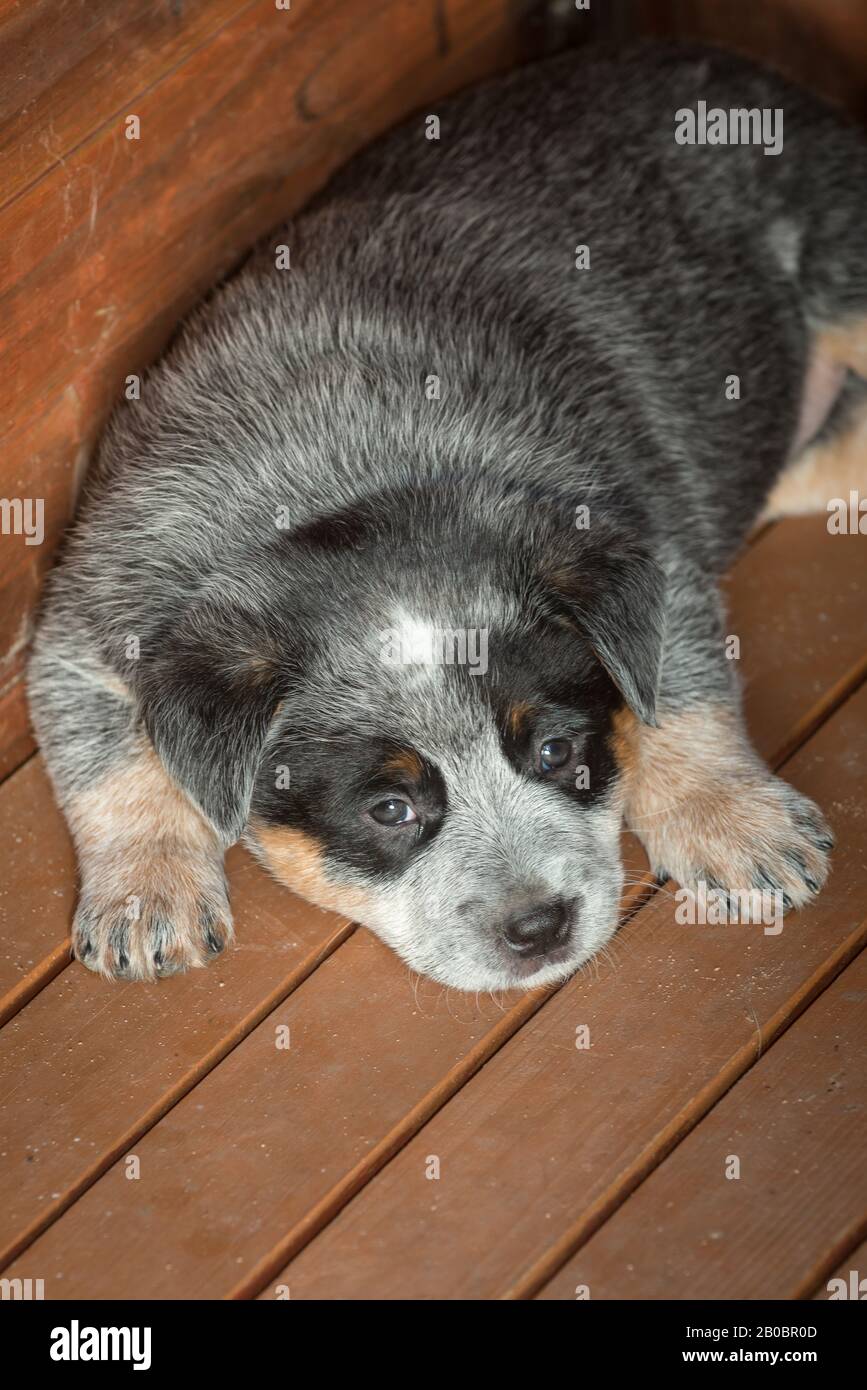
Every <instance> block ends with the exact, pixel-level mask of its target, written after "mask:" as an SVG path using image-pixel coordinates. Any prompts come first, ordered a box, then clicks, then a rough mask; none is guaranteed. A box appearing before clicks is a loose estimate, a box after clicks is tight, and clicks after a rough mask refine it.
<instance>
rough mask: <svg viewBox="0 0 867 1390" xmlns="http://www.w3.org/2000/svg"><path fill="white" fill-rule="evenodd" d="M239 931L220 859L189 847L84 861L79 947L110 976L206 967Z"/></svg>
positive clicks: (85, 959)
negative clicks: (196, 853) (189, 850)
mask: <svg viewBox="0 0 867 1390" xmlns="http://www.w3.org/2000/svg"><path fill="white" fill-rule="evenodd" d="M232 935H233V930H232V916H231V912H230V910H229V901H228V898H227V895H226V881H225V877H224V874H223V868H222V864H221V863H220V862H219V861H217V860H212V859H209V858H207V857H205V856H203V855H195V854H190V853H189V852H188V851H182V850H180V849H176V850H174V851H171V850H164V849H161V850H159V851H158V852H155V853H154V854H153V856H152V857H151V858H147V857H144V858H142V856H141V852H140V851H136V852H133V853H130V852H127V853H125V852H124V850H123V848H122V847H121V848H119V849H118V850H117V852H116V853H115V854H114V855H109V854H108V853H107V852H104V853H101V855H100V858H99V862H94V861H91V862H90V863H89V864H88V865H87V866H86V871H85V879H84V888H83V890H82V895H81V900H80V902H79V905H78V910H77V912H76V914H75V922H74V924H73V928H72V946H73V952H74V954H75V955H76V956H77V958H78V959H79V960H80V961H81V962H82V964H83V965H86V966H87V968H88V970H95V971H97V972H98V973H99V974H101V975H105V976H107V977H108V978H109V979H124V980H155V979H158V978H160V977H162V976H164V975H175V974H177V973H178V972H179V971H182V970H189V969H190V968H191V967H193V966H199V965H207V964H208V962H209V961H211V960H213V959H214V957H215V956H218V955H219V954H220V952H221V951H223V950H224V949H225V948H226V946H227V945H228V943H229V942H230V941H231V939H232Z"/></svg>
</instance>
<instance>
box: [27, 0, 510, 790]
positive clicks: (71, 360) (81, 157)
mask: <svg viewBox="0 0 867 1390" xmlns="http://www.w3.org/2000/svg"><path fill="white" fill-rule="evenodd" d="M133 8H136V9H141V10H142V13H141V15H140V16H139V17H138V18H137V19H136V20H135V22H134V23H133V24H132V26H131V28H130V29H129V30H128V31H127V30H126V29H125V28H124V26H123V23H122V22H121V21H122V19H123V15H124V13H126V11H127V10H129V9H130V6H128V5H127V4H126V3H124V5H123V11H122V12H121V14H119V15H117V16H115V17H114V19H112V16H111V15H110V14H109V12H108V11H107V10H104V9H103V8H102V7H101V8H99V9H98V11H96V12H95V14H94V30H93V34H91V32H90V31H88V33H87V34H85V35H84V36H82V35H81V34H79V33H76V35H74V36H72V37H71V39H70V44H71V58H72V60H73V66H72V68H71V70H70V73H69V74H68V78H67V77H62V78H58V81H60V83H61V88H62V91H61V92H60V93H59V94H58V92H57V91H55V92H54V95H52V91H51V89H48V90H47V91H46V92H45V94H44V102H43V104H42V105H41V106H39V110H38V111H36V112H35V114H34V113H33V112H30V108H29V107H28V112H30V114H29V115H28V114H27V112H25V116H26V118H27V119H28V120H29V119H30V118H31V116H32V119H33V120H34V121H36V126H35V127H34V130H35V133H36V139H37V141H41V142H47V144H48V152H49V154H50V153H51V151H53V150H54V148H55V147H54V144H53V143H52V142H53V139H54V136H53V134H52V130H51V119H52V113H53V112H54V111H55V104H57V110H56V115H57V121H58V122H59V126H60V127H62V132H63V138H62V140H61V143H60V145H59V146H58V147H57V149H58V151H60V152H62V150H63V148H64V147H65V145H66V144H68V145H69V149H68V151H67V153H66V154H63V155H62V157H61V158H60V159H59V162H58V160H57V159H54V157H53V155H51V161H50V167H46V168H45V169H44V170H43V172H42V173H41V174H40V175H39V176H38V177H36V178H35V181H32V182H29V183H28V184H27V187H26V188H25V189H24V190H23V191H22V192H21V193H20V194H19V196H17V197H15V198H13V199H12V201H11V202H8V203H6V205H5V207H3V209H2V210H0V244H2V245H3V247H4V252H5V254H4V255H3V257H2V258H0V324H2V330H0V419H2V420H3V421H4V422H7V434H8V437H7V438H5V439H3V441H2V447H0V495H3V496H8V497H22V498H23V497H30V498H39V499H41V500H42V501H43V502H44V508H45V531H46V535H45V542H44V544H43V545H42V546H38V547H34V546H27V545H26V544H25V541H24V537H16V536H4V537H2V538H0V539H2V545H0V669H2V663H3V662H4V661H6V662H8V663H10V669H11V673H12V677H13V680H14V681H17V680H20V664H18V662H17V658H16V653H17V652H18V651H19V650H20V646H21V642H22V638H23V639H24V640H26V638H27V635H28V628H29V623H30V619H31V614H32V610H33V606H34V602H35V597H36V593H37V591H38V588H39V584H40V580H41V576H42V573H43V571H44V569H45V567H46V565H47V563H48V562H49V560H50V555H51V552H52V550H53V548H54V546H55V544H56V542H57V540H58V538H59V536H60V534H61V533H62V531H63V529H64V527H65V525H66V523H67V521H68V519H69V516H70V514H71V512H72V509H73V505H74V500H75V495H76V492H77V488H78V484H79V483H80V480H81V476H82V473H83V470H84V466H85V463H86V461H87V458H88V457H89V454H90V452H91V451H92V448H93V445H94V442H95V440H96V438H97V436H98V433H99V431H100V429H101V427H102V424H103V422H104V420H105V418H106V416H107V414H108V411H109V409H110V407H111V405H112V404H113V402H114V401H115V399H116V398H117V396H118V395H119V394H120V391H121V389H122V387H123V384H124V380H125V378H126V376H127V375H128V374H130V373H133V372H138V371H140V370H141V369H142V368H143V367H144V366H145V365H146V364H147V363H148V362H149V361H150V360H152V359H153V358H154V357H155V356H156V355H158V353H159V352H160V350H161V349H162V347H163V346H164V344H165V342H166V340H167V339H168V337H169V335H170V333H171V332H172V330H173V329H174V327H175V326H176V324H177V322H178V320H179V318H181V317H182V315H183V314H184V313H185V312H186V310H187V309H188V308H189V307H190V306H191V305H192V304H193V303H194V302H195V301H196V300H197V299H198V298H199V297H200V296H201V294H202V293H203V291H204V290H205V289H206V288H208V287H209V286H210V285H211V284H212V283H213V281H214V280H215V279H216V278H218V277H219V276H220V275H222V274H224V273H225V272H227V271H228V270H229V269H230V268H231V267H232V265H234V264H235V263H237V261H238V260H239V258H240V257H241V256H242V254H243V253H244V252H245V251H246V250H247V249H248V248H249V246H250V245H251V244H252V243H253V242H254V241H255V240H256V239H257V238H258V237H260V236H261V235H262V234H263V233H265V232H266V231H267V230H268V229H269V228H271V227H273V226H275V225H276V224H277V223H279V222H280V221H281V220H282V219H283V218H285V217H286V216H287V215H288V214H289V213H290V212H291V211H293V210H294V209H296V208H297V207H298V206H299V205H300V204H301V203H303V202H304V201H305V200H306V199H307V198H308V197H309V196H310V194H311V193H312V192H313V191H314V190H315V189H316V188H318V187H319V186H320V185H321V184H322V183H323V182H324V181H325V180H326V178H327V177H328V175H329V173H330V172H331V171H332V170H333V169H334V167H335V166H336V165H338V164H340V163H342V162H343V161H344V160H345V159H346V158H347V156H348V155H349V154H350V153H351V151H352V150H353V149H355V148H356V147H357V146H359V145H361V144H363V143H364V142H365V141H367V140H368V139H370V138H371V137H372V136H373V135H374V134H375V133H377V132H378V131H379V130H380V129H382V128H383V127H385V126H387V125H389V124H392V123H393V122H394V121H396V120H397V119H399V118H400V117H401V116H402V115H404V114H405V113H406V112H407V111H408V110H409V109H410V108H412V107H414V106H416V105H417V104H418V103H420V102H426V101H429V100H434V99H435V98H436V96H437V95H439V94H442V93H444V92H446V91H448V90H451V89H452V88H454V87H455V86H459V85H461V83H463V82H465V81H467V80H469V79H470V78H471V77H474V76H481V75H483V74H485V73H487V72H490V71H492V70H493V69H494V68H496V67H497V66H505V65H507V64H508V62H509V61H510V60H511V59H513V58H514V56H515V53H516V43H517V39H516V33H517V28H518V22H517V19H518V17H517V15H516V14H515V12H514V10H513V8H512V6H511V5H510V4H509V0H475V2H474V3H473V2H472V0H425V3H422V4H417V3H411V0H378V3H376V4H374V5H370V4H368V3H366V0H318V3H317V4H316V5H315V6H314V5H312V4H311V3H309V0H298V3H296V4H295V5H293V7H292V9H291V10H290V11H282V10H277V9H276V6H275V5H274V4H273V0H252V3H247V4H241V3H234V4H230V3H228V0H220V4H219V5H217V6H214V7H213V10H212V7H211V6H205V5H201V4H199V3H196V4H195V5H194V6H193V7H192V10H191V14H190V18H189V26H190V27H189V28H184V27H183V25H182V26H181V29H180V30H179V31H178V32H177V33H176V32H175V30H173V29H172V26H171V24H170V23H168V22H167V21H166V13H167V10H168V9H170V8H171V7H166V6H160V11H161V14H160V17H159V22H158V20H157V18H156V17H155V16H154V14H153V13H152V9H153V7H151V6H147V7H133ZM76 13H77V12H76ZM217 21H219V23H218V22H217ZM224 21H225V22H224ZM21 22H23V21H20V17H19V27H20V23H21ZM160 23H161V24H162V26H163V27H162V28H161V29H160V33H161V34H162V38H161V39H160V41H159V43H157V44H156V47H155V49H154V51H153V53H150V54H149V53H148V52H145V51H142V50H140V48H139V47H138V46H137V45H138V38H141V42H142V43H144V44H145V46H146V39H147V34H148V33H150V32H151V30H152V28H153V25H154V24H156V25H157V27H158V28H159V25H160ZM184 23H186V21H184ZM100 24H102V25H103V29H104V27H105V24H108V25H109V29H108V31H106V33H105V34H102V37H100V34H101V33H102V31H101V30H100V33H99V34H98V33H97V30H99V26H100ZM149 26H150V27H149ZM212 30H213V32H211V31H212ZM206 31H207V32H206ZM0 32H2V31H0ZM94 34H95V35H96V38H94V37H93V35H94ZM136 36H138V38H137V37H136ZM91 40H93V42H94V43H95V44H96V46H95V47H94V48H93V50H92V52H91V53H90V57H88V56H87V53H83V54H82V55H81V65H82V66H81V69H80V70H79V67H77V66H76V62H77V58H76V55H77V54H78V50H79V48H80V47H81V45H82V44H83V45H84V46H85V48H86V47H87V44H88V43H90V42H91ZM97 40H98V42H97ZM200 40H201V41H200ZM21 42H22V43H24V45H25V47H27V45H28V44H30V46H31V47H32V35H31V36H30V37H28V36H27V35H26V34H25V35H24V36H23V38H22V40H21ZM112 46H114V47H112ZM118 46H119V47H118ZM115 49H117V51H118V52H121V53H123V54H125V55H126V56H127V58H128V60H129V68H128V69H124V70H119V71H118V73H117V74H116V77H112V79H111V81H110V82H109V83H108V87H107V88H106V89H105V92H103V90H102V88H100V92H101V95H99V96H97V97H94V105H93V106H92V107H91V108H88V107H87V103H86V101H85V100H84V96H85V95H86V93H84V91H83V89H82V90H80V89H79V88H78V86H77V85H76V84H77V83H78V82H79V80H80V79H81V76H82V72H84V73H85V74H86V73H87V72H90V71H91V67H90V66H88V65H89V64H96V68H95V69H93V71H94V72H102V71H103V68H104V67H105V66H106V65H109V66H110V65H111V61H112V60H111V54H112V53H113V52H114V51H115ZM187 50H189V51H187ZM373 54H375V55H376V56H375V62H374V61H371V55H373ZM172 55H174V57H175V58H176V61H174V62H172V61H170V59H172ZM2 70H3V68H2V66H0V72H2ZM137 75H138V79H137ZM145 77H147V79H148V82H149V85H146V86H145V87H143V88H141V89H140V90H138V89H137V88H136V80H144V78H145ZM127 82H130V83H131V86H130V87H129V89H128V90H129V95H130V102H129V103H126V102H124V103H123V105H122V106H121V107H118V108H115V107H114V105H113V103H114V102H115V98H116V95H117V91H116V90H115V88H116V86H117V84H120V86H119V88H118V89H119V90H127V89H126V88H125V86H124V84H125V83H127ZM64 84H65V85H64ZM69 84H72V86H69ZM67 88H68V90H67ZM73 88H74V90H75V91H76V92H78V96H76V97H75V98H73V96H72V91H73ZM64 93H65V95H64ZM133 96H134V108H135V109H134V110H131V109H130V106H131V104H132V98H133ZM36 100H37V104H38V103H39V101H40V100H41V98H37V99H36ZM103 103H107V104H103ZM109 107H110V108H111V110H109V109H108V108H109ZM88 109H90V110H91V113H92V114H91V116H87V114H86V113H87V111H88ZM64 113H65V114H64ZM127 114H135V115H137V116H138V117H139V119H140V122H141V138H140V139H138V140H128V139H127V138H126V134H125V123H124V117H125V115H127ZM66 116H68V129H67V125H66V124H64V122H65V121H66ZM22 119H24V117H22ZM46 120H47V121H48V129H46V128H45V121H46ZM89 120H94V121H98V122H99V124H97V125H96V126H94V128H93V129H92V130H89V131H88V128H87V127H88V121H89ZM16 148H17V144H16ZM10 158H12V155H11V154H10ZM36 167H37V171H38V170H39V169H41V168H42V166H41V165H39V164H37V166H36ZM25 176H26V175H22V177H25ZM15 688H16V689H17V686H16V687H15ZM24 713H25V712H24V705H23V702H22V701H21V700H20V698H14V699H10V700H9V701H8V702H7V704H6V708H5V710H4V716H5V719H4V722H5V726H6V743H5V744H4V746H3V748H0V761H4V760H5V762H6V764H7V766H8V765H9V763H10V762H11V761H14V756H15V754H16V752H17V753H19V754H20V753H22V752H26V723H25V717H24Z"/></svg>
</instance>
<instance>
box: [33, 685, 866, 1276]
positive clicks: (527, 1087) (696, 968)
mask: <svg viewBox="0 0 867 1390" xmlns="http://www.w3.org/2000/svg"><path fill="white" fill-rule="evenodd" d="M786 774H787V776H789V777H790V778H791V780H792V782H793V783H794V785H796V786H798V787H800V788H801V790H802V791H805V792H806V793H808V794H809V795H812V796H815V797H816V798H817V799H818V800H819V801H820V802H822V803H823V804H824V807H825V810H826V812H827V813H828V814H829V818H830V820H831V822H832V824H833V826H834V828H835V830H836V833H837V836H838V847H837V851H836V858H835V871H834V877H833V879H832V881H831V884H830V886H829V887H828V888H827V889H826V890H825V892H824V893H823V894H822V895H820V897H819V898H818V900H817V901H816V902H815V903H814V904H813V905H812V906H811V907H810V908H809V909H808V910H807V911H804V912H801V913H798V914H797V915H796V916H794V917H793V918H791V919H789V920H788V921H787V923H786V925H785V927H784V930H783V932H782V933H781V934H780V935H779V936H777V937H772V936H765V935H764V934H763V933H762V931H761V929H760V928H757V927H751V926H749V927H748V926H737V927H728V928H714V927H683V926H678V925H677V923H676V922H675V920H674V913H673V910H672V904H671V903H669V902H668V901H667V900H666V899H665V898H664V897H662V898H660V899H659V900H658V901H654V902H653V903H651V904H650V905H649V906H648V907H646V908H644V909H643V910H642V911H641V912H639V913H637V914H636V916H634V917H633V918H632V919H631V921H630V922H629V923H628V924H627V926H626V927H625V928H624V930H623V932H622V933H621V937H620V940H619V949H618V950H617V957H618V960H617V964H616V966H615V967H608V966H604V967H603V968H602V969H601V971H600V978H598V979H594V978H593V977H592V976H582V977H579V978H577V979H575V980H573V981H571V982H570V983H569V984H567V985H566V986H564V988H563V989H562V990H560V992H559V993H558V994H556V995H555V996H554V997H553V998H552V999H550V1000H549V1001H548V1002H547V1003H546V1005H545V1007H544V1008H543V1009H541V1010H540V1011H539V1012H538V1013H537V1014H536V1015H535V1017H534V1018H533V1020H532V1022H531V1023H530V1024H528V1026H527V1027H525V1028H524V1029H523V1030H522V1031H521V1033H520V1034H519V1035H518V1036H517V1037H515V1038H513V1039H512V1040H511V1041H510V1042H509V1043H507V1044H506V1046H505V1047H504V1048H503V1049H502V1050H501V1051H500V1052H498V1054H497V1055H496V1056H495V1057H493V1058H492V1059H491V1061H490V1062H489V1063H488V1065H487V1066H486V1067H485V1069H484V1071H482V1072H481V1073H480V1074H479V1076H477V1077H476V1078H474V1079H473V1080H472V1081H470V1082H469V1083H468V1084H467V1085H466V1086H465V1087H464V1088H463V1089H462V1090H461V1091H460V1093H459V1094H458V1095H457V1096H456V1097H455V1098H454V1099H453V1100H452V1101H450V1103H449V1104H448V1105H446V1106H445V1107H444V1108H443V1109H442V1110H441V1111H440V1113H439V1114H438V1115H437V1116H436V1117H435V1118H434V1120H432V1122H431V1123H430V1124H429V1125H428V1126H427V1127H426V1128H425V1129H424V1130H422V1131H421V1133H419V1134H418V1135H417V1136H416V1137H415V1138H413V1139H412V1140H411V1141H410V1142H409V1143H408V1144H407V1145H406V1146H405V1147H404V1148H403V1149H402V1151H401V1153H400V1154H399V1155H398V1157H397V1158H396V1159H395V1160H394V1161H393V1162H392V1163H391V1164H390V1165H389V1166H388V1167H387V1168H385V1169H384V1170H383V1171H382V1172H380V1173H379V1174H378V1176H377V1177H376V1178H374V1180H373V1181H372V1182H371V1183H370V1184H369V1186H368V1187H367V1188H366V1189H365V1191H364V1192H363V1193H361V1194H360V1196H359V1197H357V1198H356V1200H355V1201H354V1202H352V1203H351V1204H350V1205H349V1206H348V1207H346V1209H345V1210H344V1211H343V1212H341V1214H340V1215H339V1216H338V1217H337V1219H336V1220H335V1221H334V1222H333V1223H332V1225H331V1226H329V1227H328V1229H327V1230H325V1231H324V1232H323V1233H322V1234H321V1235H320V1236H319V1237H318V1238H317V1239H316V1240H314V1241H313V1242H312V1243H311V1244H310V1245H309V1246H308V1247H307V1249H305V1250H303V1251H302V1253H301V1254H300V1255H299V1256H298V1257H297V1258H296V1259H295V1260H293V1261H290V1262H288V1263H287V1264H286V1265H284V1267H282V1268H281V1269H280V1271H279V1272H278V1273H276V1274H274V1276H273V1282H272V1283H271V1284H270V1285H269V1286H268V1288H267V1290H266V1292H265V1294H264V1296H265V1297H273V1296H274V1295H275V1290H276V1289H277V1288H278V1287H279V1286H281V1285H282V1286H287V1285H288V1286H289V1287H290V1289H291V1297H292V1298H294V1299H297V1298H304V1299H309V1298H327V1299H342V1298H360V1297H366V1298H383V1299H394V1298H398V1299H403V1298H410V1299H427V1298H470V1299H479V1298H485V1299H489V1298H502V1297H507V1298H508V1297H521V1296H528V1295H531V1294H533V1293H535V1292H536V1291H537V1290H538V1288H539V1287H540V1286H541V1285H542V1284H543V1283H544V1282H545V1281H546V1280H547V1279H549V1278H550V1277H551V1276H552V1274H554V1273H555V1272H556V1270H558V1269H559V1268H560V1267H561V1266H562V1264H563V1263H564V1262H565V1260H566V1259H567V1258H569V1256H570V1255H571V1254H572V1252H573V1251H574V1250H575V1249H577V1248H578V1246H579V1245H580V1244H581V1243H582V1242H583V1241H584V1240H586V1239H587V1238H588V1237H589V1236H590V1235H591V1234H592V1233H593V1231H595V1230H596V1229H597V1228H598V1227H599V1226H600V1225H601V1224H602V1222H603V1221H604V1220H605V1219H606V1218H607V1217H608V1216H609V1215H610V1213H611V1212H612V1210H614V1209H615V1208H616V1207H617V1206H619V1205H620V1203H621V1202H622V1201H623V1200H624V1198H625V1197H626V1196H627V1195H628V1194H629V1192H630V1191H632V1190H633V1189H634V1188H635V1187H636V1186H637V1185H638V1183H639V1182H640V1181H641V1180H642V1179H643V1178H644V1177H646V1175H647V1173H648V1172H649V1171H651V1170H652V1169H653V1168H654V1167H655V1166H656V1165H657V1164H658V1163H659V1162H660V1161H661V1160H662V1158H664V1157H665V1155H666V1154H667V1153H668V1152H669V1151H670V1149H671V1148H672V1147H673V1146H674V1145H675V1144H676V1143H677V1142H678V1141H679V1140H680V1139H681V1138H682V1137H683V1135H684V1134H685V1133H687V1132H688V1131H689V1129H691V1128H692V1126H693V1125H694V1124H695V1123H697V1121H698V1120H699V1119H700V1118H701V1116H702V1115H703V1114H705V1113H706V1112H707V1110H708V1109H709V1108H710V1107H711V1106H712V1105H713V1104H714V1103H715V1102H716V1101H717V1100H718V1099H719V1097H720V1096H721V1095H723V1094H724V1093H725V1091H726V1090H727V1089H728V1088H729V1087H730V1086H731V1085H732V1083H733V1082H734V1081H735V1080H736V1079H737V1078H738V1077H739V1076H740V1075H741V1074H742V1073H743V1072H744V1071H745V1070H746V1069H747V1068H748V1067H749V1066H750V1065H752V1063H753V1062H754V1061H755V1059H756V1056H757V1053H758V1052H759V1050H761V1051H764V1050H766V1049H767V1047H768V1046H769V1044H770V1043H771V1042H772V1041H773V1040H774V1038H775V1037H776V1036H777V1035H778V1034H779V1033H780V1032H781V1030H782V1029H784V1028H785V1027H786V1026H787V1025H788V1024H789V1022H790V1021H791V1020H792V1018H793V1017H794V1016H795V1015H797V1014H798V1013H799V1012H800V1011H801V1010H803V1009H804V1008H805V1007H806V1006H807V1005H808V1003H809V1002H810V1001H811V1000H812V999H813V998H814V997H815V996H816V995H817V994H818V993H819V992H820V991H821V990H822V989H823V988H824V987H825V986H826V985H827V984H828V982H829V981H830V980H831V979H833V978H834V976H835V975H836V974H837V973H838V971H839V970H840V969H841V968H842V967H843V966H845V965H846V964H847V963H848V961H849V960H850V959H852V957H853V956H854V954H855V953H856V952H857V951H858V949H860V947H861V946H862V945H863V943H864V941H865V940H867V880H865V875H864V873H863V858H864V844H863V832H862V818H863V806H864V804H865V801H867V686H864V687H862V688H861V690H860V692H859V693H858V694H857V695H856V696H854V697H853V698H852V699H851V700H850V701H848V702H847V703H846V704H845V705H844V706H843V707H842V709H840V710H839V711H838V712H837V714H836V715H835V716H834V717H833V718H832V719H831V720H830V721H829V722H828V723H827V724H826V725H824V726H823V728H821V729H820V730H819V732H818V733H817V734H816V735H815V736H814V737H813V738H812V739H811V740H810V742H809V743H808V744H807V745H806V746H805V747H804V748H803V749H802V750H801V752H800V753H798V754H797V755H796V757H795V758H794V759H793V760H792V762H791V764H790V765H789V766H788V767H787V769H786ZM578 1025H587V1027H588V1028H589V1030H590V1031H589V1036H590V1041H591V1045H590V1047H589V1048H588V1049H586V1050H578V1049H577V1048H576V1045H575V1036H576V1027H577V1026H578ZM431 1156H435V1157H436V1158H437V1159H438V1162H439V1166H440V1174H441V1176H440V1179H439V1181H437V1182H433V1181H428V1180H426V1176H425V1174H426V1170H427V1166H428V1163H429V1160H430V1158H431ZM82 1229H83V1228H82ZM78 1238H79V1239H82V1238H83V1236H82V1235H81V1233H80V1234H79V1237H78ZM267 1268H268V1262H267V1261H266V1260H263V1261H262V1263H261V1265H260V1269H261V1270H267ZM22 1272H23V1271H22ZM27 1272H31V1271H30V1270H28V1271H27Z"/></svg>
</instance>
